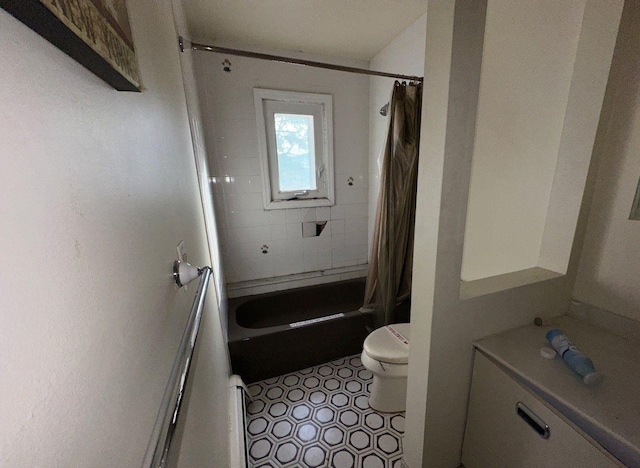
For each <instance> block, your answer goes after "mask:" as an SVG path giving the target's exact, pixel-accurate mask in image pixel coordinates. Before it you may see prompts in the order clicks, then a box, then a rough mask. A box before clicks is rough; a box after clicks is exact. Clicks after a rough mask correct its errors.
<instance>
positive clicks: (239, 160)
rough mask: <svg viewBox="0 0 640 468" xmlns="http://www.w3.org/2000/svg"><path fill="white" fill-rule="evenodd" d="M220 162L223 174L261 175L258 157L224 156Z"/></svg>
mask: <svg viewBox="0 0 640 468" xmlns="http://www.w3.org/2000/svg"><path fill="white" fill-rule="evenodd" d="M219 162H220V170H221V171H222V175H223V176H260V161H259V160H258V158H257V157H255V158H253V157H240V156H223V157H222V158H221V159H219Z"/></svg>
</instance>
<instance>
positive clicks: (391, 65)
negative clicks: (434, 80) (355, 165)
mask: <svg viewBox="0 0 640 468" xmlns="http://www.w3.org/2000/svg"><path fill="white" fill-rule="evenodd" d="M426 33H427V16H426V15H423V16H422V17H421V18H419V19H418V20H416V21H415V22H414V23H413V24H412V25H411V26H409V27H408V28H407V29H405V30H404V31H403V32H402V33H401V34H400V35H399V36H398V37H396V38H395V39H394V40H393V41H392V42H391V43H389V45H387V46H386V47H385V48H384V49H382V50H381V51H380V52H379V53H378V55H376V56H375V57H374V58H372V59H371V62H370V65H369V68H370V69H371V70H378V71H384V72H390V73H399V74H402V75H412V76H422V75H423V74H424V41H425V37H426ZM394 81H395V79H393V78H383V77H376V76H374V77H371V83H370V85H369V86H370V87H369V239H371V238H372V236H373V230H374V224H375V218H376V209H377V204H378V194H379V193H380V172H381V171H382V151H383V150H384V144H385V141H386V138H387V130H388V128H389V115H390V114H388V115H387V117H383V116H382V115H380V108H381V107H382V106H384V105H385V104H386V103H388V102H389V100H390V99H391V92H392V90H393V83H394ZM370 247H371V246H370Z"/></svg>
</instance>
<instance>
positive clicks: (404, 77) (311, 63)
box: [178, 36, 423, 82]
mask: <svg viewBox="0 0 640 468" xmlns="http://www.w3.org/2000/svg"><path fill="white" fill-rule="evenodd" d="M185 42H189V41H186V40H185V39H183V38H182V36H180V37H178V44H179V45H180V51H182V52H184V50H185ZM189 44H190V46H189V47H186V48H187V49H190V50H205V51H208V52H219V53H222V54H229V55H239V56H241V57H249V58H256V59H261V60H270V61H272V62H281V63H292V64H294V65H305V66H307V67H315V68H325V69H327V70H338V71H343V72H347V73H360V74H363V75H374V76H384V77H387V78H399V79H402V80H411V81H420V82H422V79H423V78H422V77H421V76H411V75H400V74H397V73H386V72H381V71H375V70H367V69H366V68H356V67H347V66H344V65H334V64H332V63H324V62H315V61H313V60H303V59H296V58H291V57H283V56H282V55H271V54H261V53H259V52H251V51H248V50H240V49H229V48H227V47H218V46H212V45H206V44H198V43H197V42H189Z"/></svg>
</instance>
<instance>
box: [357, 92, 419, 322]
mask: <svg viewBox="0 0 640 468" xmlns="http://www.w3.org/2000/svg"><path fill="white" fill-rule="evenodd" d="M421 108H422V84H421V83H410V84H407V83H404V82H403V83H400V82H398V81H396V82H395V83H394V86H393V93H392V96H391V101H390V106H389V112H390V113H391V115H390V118H389V131H388V134H387V140H386V144H385V149H384V154H383V157H382V173H381V177H380V193H379V195H378V206H377V210H376V220H375V229H374V234H373V239H372V251H371V260H370V262H369V272H368V275H367V285H366V291H365V300H364V307H363V310H373V312H374V324H375V327H376V328H378V327H381V326H383V325H386V324H389V323H393V322H394V321H395V320H396V317H395V314H394V311H395V308H396V305H399V304H400V303H402V302H404V301H406V300H408V299H409V297H410V295H411V275H412V260H413V236H414V230H415V213H416V190H417V179H418V145H419V141H420V113H421Z"/></svg>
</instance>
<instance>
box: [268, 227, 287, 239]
mask: <svg viewBox="0 0 640 468" xmlns="http://www.w3.org/2000/svg"><path fill="white" fill-rule="evenodd" d="M286 238H287V225H286V224H273V225H271V239H272V240H280V239H286Z"/></svg>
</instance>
